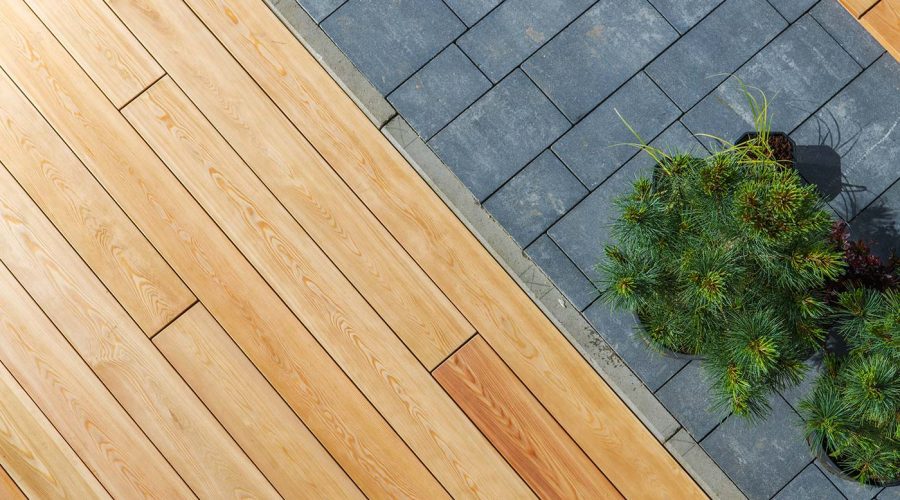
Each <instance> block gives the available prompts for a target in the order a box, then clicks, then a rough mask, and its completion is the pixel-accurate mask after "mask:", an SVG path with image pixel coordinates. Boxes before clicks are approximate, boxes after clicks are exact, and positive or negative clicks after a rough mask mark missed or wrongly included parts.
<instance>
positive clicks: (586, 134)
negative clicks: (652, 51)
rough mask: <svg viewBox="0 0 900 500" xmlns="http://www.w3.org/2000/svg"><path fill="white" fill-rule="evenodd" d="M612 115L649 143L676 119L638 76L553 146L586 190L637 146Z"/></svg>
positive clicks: (663, 99)
mask: <svg viewBox="0 0 900 500" xmlns="http://www.w3.org/2000/svg"><path fill="white" fill-rule="evenodd" d="M616 111H618V112H619V114H621V115H622V117H623V118H624V119H625V120H627V122H628V123H629V124H630V125H631V126H632V127H633V128H634V129H635V130H636V131H637V132H638V134H640V135H641V137H642V138H643V139H644V140H650V139H652V138H653V137H655V136H656V135H657V134H659V133H660V132H661V131H662V130H663V129H665V128H666V127H667V126H668V125H669V124H670V123H672V122H673V121H675V120H676V119H677V118H678V114H679V112H678V108H677V107H676V106H675V105H674V104H673V103H672V101H670V100H669V98H668V97H666V96H665V94H663V93H662V91H660V90H659V88H658V87H657V86H656V85H654V84H653V82H652V81H651V80H650V78H648V77H647V75H645V74H644V73H638V74H637V75H635V77H634V78H632V79H631V80H630V81H629V82H628V83H626V84H625V85H623V86H622V87H621V88H620V89H619V90H617V91H616V93H615V94H613V95H612V96H611V97H610V98H609V99H607V100H606V102H604V103H603V104H601V105H600V106H598V107H597V109H595V110H594V111H593V112H591V114H589V115H588V116H587V117H585V119H584V120H582V121H581V122H579V123H578V125H576V126H575V127H574V128H572V130H570V131H569V132H568V133H566V135H564V136H563V137H562V138H561V139H560V140H559V141H557V142H556V143H555V144H554V145H553V151H554V152H555V153H556V154H557V155H558V156H559V158H560V159H561V160H562V161H563V162H565V164H566V165H568V166H569V168H570V169H572V171H573V172H574V173H575V175H577V176H578V178H579V179H581V181H582V182H584V184H585V185H586V186H587V187H588V188H591V189H593V188H595V187H597V186H599V185H600V183H601V182H603V180H604V179H606V178H607V177H609V175H610V174H612V173H613V172H614V171H615V170H616V169H617V168H618V167H619V166H621V165H622V164H623V163H625V162H626V161H627V160H628V159H629V158H631V157H632V156H634V155H635V153H636V152H637V151H636V150H635V148H633V147H630V146H623V145H622V144H628V143H634V142H637V139H636V138H635V137H634V135H633V134H632V133H631V132H630V131H629V130H628V128H627V127H626V126H625V124H624V123H622V121H621V119H620V118H619V116H618V115H617V114H616Z"/></svg>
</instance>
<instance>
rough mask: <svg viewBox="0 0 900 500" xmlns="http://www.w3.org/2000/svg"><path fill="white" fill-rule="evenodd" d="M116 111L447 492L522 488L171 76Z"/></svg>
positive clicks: (520, 492)
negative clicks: (151, 149) (123, 108)
mask: <svg viewBox="0 0 900 500" xmlns="http://www.w3.org/2000/svg"><path fill="white" fill-rule="evenodd" d="M124 111H125V116H126V117H128V118H129V120H130V121H131V123H132V125H134V127H135V129H137V130H138V132H139V133H140V134H141V135H142V136H143V137H144V139H145V140H146V141H147V143H148V144H150V147H152V148H153V149H154V150H155V151H156V153H157V155H159V157H160V158H161V159H162V160H163V161H164V162H165V163H166V164H167V165H168V166H169V168H170V169H171V170H172V171H173V172H174V173H175V175H176V176H177V177H178V178H179V180H181V182H182V184H184V185H185V187H186V188H187V189H188V191H190V192H191V193H192V194H193V195H194V197H195V198H197V200H198V201H199V202H200V204H201V205H203V206H204V208H205V209H206V211H207V212H208V213H209V214H210V215H211V216H212V217H213V218H214V219H215V220H216V221H217V222H218V224H219V225H220V227H222V228H223V230H224V231H225V233H226V234H228V235H229V236H230V238H231V240H232V241H234V242H235V244H236V245H237V246H238V247H239V248H240V249H241V251H242V252H243V253H244V255H246V256H247V258H248V259H249V260H250V262H251V263H252V264H253V265H254V266H255V267H256V269H257V270H258V271H259V272H260V274H262V275H263V277H264V278H265V279H266V280H268V282H269V283H270V284H271V285H272V287H273V288H274V289H275V291H276V292H277V293H278V294H279V295H280V296H281V298H282V299H284V301H285V302H286V303H287V305H288V306H289V307H290V308H291V309H292V310H293V311H294V312H295V313H296V314H297V316H298V317H299V318H301V319H302V321H303V322H304V323H305V324H306V325H307V327H308V328H309V330H310V332H312V334H313V335H314V336H315V337H316V338H317V339H318V340H319V342H320V343H321V344H322V345H323V346H324V347H325V349H326V350H327V351H328V352H329V353H330V354H331V355H332V357H333V358H334V359H335V361H337V363H338V364H339V365H340V366H341V367H342V368H343V369H344V371H345V372H347V374H348V375H349V376H350V378H351V379H352V380H353V381H354V382H355V383H356V385H357V386H358V387H359V388H360V389H361V390H362V391H363V393H364V394H366V396H367V397H368V398H369V400H371V401H372V403H373V404H374V405H375V407H376V408H378V410H379V411H380V412H381V414H382V415H384V416H385V418H386V419H387V421H388V422H389V423H390V424H391V425H392V426H393V427H394V428H395V429H396V430H397V433H398V434H399V435H400V436H401V437H403V438H404V440H405V441H406V443H407V444H408V445H409V446H410V448H411V449H412V450H413V451H414V452H416V454H417V455H418V456H419V458H420V459H422V461H423V462H424V464H425V465H426V466H427V467H428V468H429V469H430V470H431V471H432V473H434V474H435V476H437V478H438V480H440V481H441V482H442V483H443V484H444V486H445V487H447V489H448V490H450V493H451V494H458V495H469V494H471V495H476V494H480V495H484V496H486V497H489V498H498V497H500V496H504V495H508V496H512V497H516V498H524V497H525V496H528V495H529V494H530V492H529V491H528V488H527V487H526V486H525V484H524V483H522V481H521V480H520V479H519V478H518V476H516V474H515V473H514V472H513V471H512V469H510V467H509V466H508V465H507V464H506V462H504V460H503V458H502V457H500V455H499V454H498V453H497V451H496V450H495V449H494V448H493V447H492V446H491V445H490V443H488V442H487V440H485V439H484V438H483V437H482V436H481V435H480V434H479V433H478V430H477V429H476V428H475V426H474V425H473V424H472V423H471V422H470V421H469V419H467V418H466V416H465V415H464V414H463V413H462V412H461V411H460V410H459V408H458V407H457V406H456V405H455V404H454V403H453V401H452V400H451V399H450V398H449V397H448V396H447V394H446V393H444V391H442V390H441V388H440V386H439V385H438V384H437V383H436V382H435V381H434V380H433V379H432V378H431V377H430V376H429V374H428V371H427V370H426V369H425V368H424V367H423V366H422V365H421V364H420V363H419V362H418V361H417V360H416V358H415V356H413V355H412V353H411V352H409V350H408V349H407V348H406V347H405V346H404V345H403V343H402V342H401V341H400V340H399V339H398V338H397V337H396V336H395V335H394V333H393V332H392V331H391V330H390V328H388V326H387V325H386V324H385V323H384V322H383V321H382V320H381V318H379V316H378V314H377V313H376V312H375V311H374V310H373V309H372V308H371V307H370V306H369V305H368V303H366V301H365V299H364V298H363V297H362V296H361V295H359V293H357V292H356V290H354V288H353V286H352V285H351V284H350V283H349V282H348V281H347V280H346V279H345V278H344V277H343V276H342V275H341V272H340V271H339V270H338V269H337V268H336V267H334V265H333V264H331V262H330V261H329V260H328V258H327V257H326V256H325V255H324V254H323V253H322V252H321V251H320V250H319V249H318V248H317V247H316V245H315V243H314V242H313V241H312V240H311V239H310V238H309V236H307V235H306V234H305V233H304V232H303V230H302V229H301V228H300V227H299V226H298V225H297V224H296V222H295V221H294V220H293V219H292V218H291V216H290V214H288V213H287V211H286V210H285V209H284V208H283V207H282V206H281V205H280V204H278V201H277V200H276V199H275V197H274V196H273V195H272V194H271V193H270V192H269V191H268V190H267V189H266V188H265V186H264V185H263V184H262V183H261V182H260V181H259V179H258V178H257V177H256V176H254V175H253V172H252V171H251V170H250V169H249V168H248V167H247V166H246V164H244V163H243V162H242V161H241V158H240V157H238V156H237V154H236V153H235V152H234V150H232V149H231V148H230V147H229V146H228V144H227V143H226V142H225V140H224V139H223V138H222V137H221V136H220V135H218V134H217V133H216V130H215V129H214V128H213V127H212V126H211V125H210V124H209V122H208V121H206V119H205V118H204V117H203V115H202V114H201V113H200V111H199V110H197V108H196V107H194V106H193V104H192V103H191V101H190V100H189V99H188V98H187V96H185V95H184V93H182V92H181V90H180V89H179V88H178V87H177V86H176V85H175V84H174V83H173V82H172V80H171V79H169V78H168V77H166V78H163V79H162V80H160V81H159V82H157V83H156V84H154V85H153V86H152V87H151V88H150V89H149V90H148V91H147V92H145V93H144V94H142V95H141V96H140V97H138V98H137V99H135V100H134V101H133V102H132V103H131V104H129V105H128V106H127V107H126V108H125V110H124ZM395 286H398V287H404V286H406V283H396V284H395Z"/></svg>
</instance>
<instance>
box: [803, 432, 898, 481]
mask: <svg viewBox="0 0 900 500" xmlns="http://www.w3.org/2000/svg"><path fill="white" fill-rule="evenodd" d="M807 442H809V441H808V440H807ZM810 446H812V443H810ZM815 454H816V462H817V463H818V464H819V466H820V467H821V468H822V470H824V471H825V472H827V473H829V474H832V475H834V476H837V477H839V478H841V479H844V480H847V481H850V482H853V483H858V482H859V481H857V480H856V479H854V478H852V477H850V475H849V474H847V473H846V472H844V470H843V469H841V467H840V466H839V465H838V464H837V463H835V461H834V460H833V459H832V458H831V455H829V454H828V453H827V452H826V451H825V448H823V447H821V446H820V447H818V449H816V450H815ZM865 484H868V485H869V486H875V487H878V488H880V487H882V486H884V487H891V486H900V478H895V479H894V480H893V481H885V482H881V483H865Z"/></svg>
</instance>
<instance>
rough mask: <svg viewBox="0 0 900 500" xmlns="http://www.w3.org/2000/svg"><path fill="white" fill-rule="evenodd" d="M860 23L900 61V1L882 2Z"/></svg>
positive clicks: (885, 0) (889, 0) (883, 0)
mask: <svg viewBox="0 0 900 500" xmlns="http://www.w3.org/2000/svg"><path fill="white" fill-rule="evenodd" d="M860 22H861V23H862V25H863V26H864V27H865V28H866V30H868V31H869V33H871V35H872V36H873V37H874V38H875V39H876V40H878V42H879V43H881V45H882V46H884V48H885V49H887V51H888V52H889V53H890V54H891V55H892V56H894V59H895V60H897V61H900V0H881V1H880V2H878V4H876V5H875V6H874V7H872V10H870V11H869V12H867V13H866V15H864V16H863V17H862V19H860Z"/></svg>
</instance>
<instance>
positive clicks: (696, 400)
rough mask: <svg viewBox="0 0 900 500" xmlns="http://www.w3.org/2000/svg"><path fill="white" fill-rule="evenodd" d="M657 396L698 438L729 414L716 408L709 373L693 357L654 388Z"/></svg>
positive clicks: (693, 435)
mask: <svg viewBox="0 0 900 500" xmlns="http://www.w3.org/2000/svg"><path fill="white" fill-rule="evenodd" d="M656 397H657V398H658V399H659V402H660V403H662V404H663V406H665V407H666V409H667V410H669V411H670V412H671V413H672V415H673V416H674V417H675V418H676V419H678V422H680V423H681V425H682V426H684V428H685V429H687V431H688V432H689V433H690V435H691V437H693V438H694V439H695V440H697V441H700V440H701V439H703V438H704V437H705V436H706V435H707V434H708V433H709V431H711V430H713V428H714V427H715V426H717V425H719V423H720V422H722V421H723V420H725V417H727V416H728V414H729V411H728V409H727V408H721V407H715V399H714V398H713V397H712V384H711V383H710V379H709V376H708V375H707V373H706V372H705V371H704V368H703V363H702V362H701V361H700V360H696V359H695V360H693V361H691V362H690V363H688V365H687V366H685V367H684V368H683V369H682V370H681V371H680V372H678V373H677V374H676V375H675V376H674V377H672V378H671V379H670V380H669V381H668V382H666V384H665V385H663V386H662V387H661V388H660V389H659V390H658V391H656Z"/></svg>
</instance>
